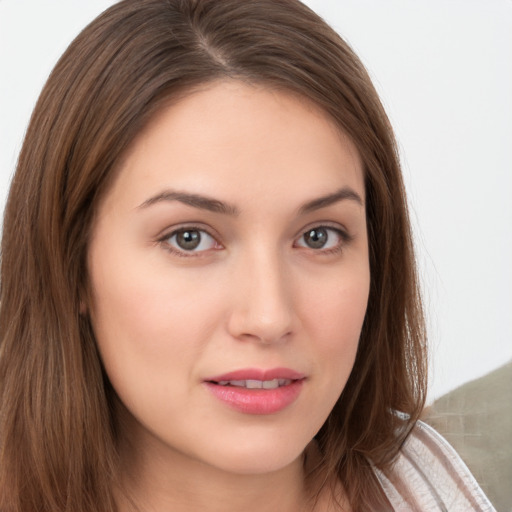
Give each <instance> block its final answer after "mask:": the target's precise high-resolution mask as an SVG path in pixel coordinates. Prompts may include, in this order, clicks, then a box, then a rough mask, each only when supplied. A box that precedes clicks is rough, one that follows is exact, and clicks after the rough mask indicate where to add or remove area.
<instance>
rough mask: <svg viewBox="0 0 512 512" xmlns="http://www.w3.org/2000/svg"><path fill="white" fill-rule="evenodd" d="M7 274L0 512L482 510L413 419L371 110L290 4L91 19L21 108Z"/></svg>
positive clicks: (407, 349) (368, 93)
mask: <svg viewBox="0 0 512 512" xmlns="http://www.w3.org/2000/svg"><path fill="white" fill-rule="evenodd" d="M1 279H2V281H1V282H2V290H1V293H2V296H1V311H0V322H1V343H2V352H1V358H0V382H1V408H2V414H1V415H0V425H1V426H0V432H1V440H0V443H1V451H0V453H1V464H0V492H1V500H2V501H0V503H1V506H0V509H1V510H5V511H29V510H30V511H34V510H41V511H42V510H44V511H50V510H51V511H77V510H91V511H92V510H98V511H100V510H101V511H113V510H119V511H122V512H124V511H132V510H173V511H176V510H177V511H181V510H183V511H184V510H245V511H250V510H253V509H257V510H290V511H291V510H294V511H296V510H305V511H311V510H316V511H327V510H393V509H395V510H409V509H412V510H442V509H443V507H445V508H446V507H447V508H448V509H450V510H455V509H460V510H467V509H469V508H468V507H472V508H473V509H476V510H492V507H491V505H490V504H489V503H488V502H487V500H486V498H485V496H483V494H482V493H481V491H480V490H479V489H478V486H477V485H476V484H475V483H474V481H473V480H472V479H471V477H470V475H469V474H467V473H466V472H465V471H466V470H465V469H464V468H460V464H459V461H458V460H457V459H456V456H455V455H454V454H453V452H452V451H450V449H449V448H447V447H445V446H444V444H443V441H442V440H440V439H439V438H437V437H436V435H435V434H433V433H431V432H430V431H428V430H427V429H426V427H424V426H423V425H421V424H418V423H417V420H418V417H419V414H420V412H421V410H422V408H423V404H424V397H425V389H426V356H425V334H424V326H423V318H422V309H421V302H420V297H419V292H418V287H417V279H416V274H415V266H414V258H413V251H412V242H411V235H410V228H409V222H408V216H407V208H406V199H405V193H404V188H403V184H402V178H401V174H400V169H399V164H398V158H397V155H396V151H395V146H394V140H393V136H392V132H391V128H390V126H389V123H388V120H387V118H386V115H385V113H384V111H383V109H382V106H381V104H380V102H379V100H378V97H377V95H376V93H375V90H374V88H373V86H372V84H371V82H370V80H369V78H368V76H367V74H366V72H365V70H364V69H363V67H362V65H361V63H360V62H359V60H358V59H357V57H356V56H355V55H354V54H353V53H352V52H351V50H350V49H349V48H348V46H347V45H346V44H345V43H344V42H343V41H342V40H341V39H340V38H339V36H337V35H336V34H335V33H334V32H333V31H332V30H331V29H330V28H329V27H327V26H326V25H325V24H324V23H323V22H322V20H320V19H319V18H318V17H317V16H316V15H315V14H313V13H312V12H311V11H310V10H309V9H307V8H306V7H304V6H303V5H302V4H300V3H299V2H297V1H295V0H255V1H251V2H239V1H236V0H223V1H218V2H212V1H207V0H169V1H164V0H145V1H142V2H141V1H135V0H125V1H123V2H120V3H119V4H117V5H115V6H113V7H112V8H111V9H109V10H107V11H106V12H105V13H104V14H103V15H101V16H100V17H99V18H98V19H97V20H95V21H94V22H93V23H92V24H91V25H89V26H88V27H87V28H86V29H85V30H84V31H83V32H82V33H81V34H80V35H79V36H78V37H77V39H76V40H75V41H74V42H73V43H72V44H71V46H70V47H69V49H68V50H67V51H66V53H65V54H64V56H63V57H62V58H61V60H60V61H59V63H58V64H57V66H56V68H55V69H54V71H53V73H52V75H51V76H50V78H49V80H48V83H47V84H46V86H45V88H44V90H43V92H42V94H41V97H40V99H39V101H38V104H37V106H36V109H35V111H34V114H33V116H32V120H31V123H30V126H29V129H28V131H27V135H26V140H25V143H24V146H23V149H22V152H21V155H20V159H19V163H18V169H17V172H16V175H15V177H14V180H13V183H12V188H11V191H10V195H9V199H8V204H7V208H6V213H5V220H4V233H3V241H2V271H1ZM421 453H423V455H421V456H419V455H418V454H421ZM450 457H451V458H452V462H449V461H450ZM454 457H455V458H454ZM411 467H412V468H413V470H412V471H411ZM414 468H416V470H414ZM436 479H437V480H436ZM439 481H441V482H442V483H443V484H446V488H445V489H443V488H438V489H436V487H439ZM426 507H429V508H426ZM436 507H437V508H436ZM457 507H458V508H457Z"/></svg>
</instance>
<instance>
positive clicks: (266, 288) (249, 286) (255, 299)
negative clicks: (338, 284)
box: [228, 253, 294, 344]
mask: <svg viewBox="0 0 512 512" xmlns="http://www.w3.org/2000/svg"><path fill="white" fill-rule="evenodd" d="M233 290H234V294H233V303H232V308H231V312H230V315H229V320H228V331H229V333H230V334H231V336H233V337H234V338H236V339H240V340H255V341H258V342H260V343H263V344H273V343H278V342H284V341H286V340H287V339H288V338H289V337H290V336H291V334H292V332H293V328H294V325H293V324H294V308H293V304H292V302H293V300H292V290H291V280H290V277H289V273H288V272H287V271H286V268H285V264H284V263H283V262H282V261H281V260H280V258H279V257H278V255H271V254H268V253H263V254H261V253H260V254H259V255H257V254H253V255H251V257H248V258H246V259H245V260H243V262H240V264H239V265H238V266H237V269H236V271H235V272H234V275H233Z"/></svg>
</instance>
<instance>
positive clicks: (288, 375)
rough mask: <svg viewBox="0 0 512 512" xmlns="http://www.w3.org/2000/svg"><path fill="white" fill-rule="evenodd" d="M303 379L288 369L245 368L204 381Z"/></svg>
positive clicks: (298, 373)
mask: <svg viewBox="0 0 512 512" xmlns="http://www.w3.org/2000/svg"><path fill="white" fill-rule="evenodd" d="M304 378H305V375H304V374H303V373H300V372H297V371H295V370H291V369H290V368H271V369H268V370H262V369H259V368H245V369H241V370H235V371H233V372H229V373H224V374H222V375H216V376H215V377H208V378H207V379H204V380H205V382H220V381H222V380H250V379H254V380H273V379H290V380H302V379H304Z"/></svg>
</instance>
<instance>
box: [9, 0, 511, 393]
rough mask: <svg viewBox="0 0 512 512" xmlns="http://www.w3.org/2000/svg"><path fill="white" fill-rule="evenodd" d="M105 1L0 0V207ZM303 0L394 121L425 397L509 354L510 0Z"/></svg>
mask: <svg viewBox="0 0 512 512" xmlns="http://www.w3.org/2000/svg"><path fill="white" fill-rule="evenodd" d="M217 1H221V0H217ZM241 1H242V0H241ZM113 3H114V2H112V1H109V0H87V1H86V2H85V1H83V0H0V208H2V209H3V206H4V204H5V197H6V195H7V190H8V183H9V179H10V177H11V175H12V173H13V170H14V166H15V161H16V156H17V153H18V151H19V148H20V145H21V141H22V138H23V133H24V130H25V128H26V125H27V122H28V118H29V116H30V112H31V110H32V108H33V106H34V103H35V101H36V98H37V95H38V93H39V91H40V89H41V87H42V85H43V83H44V81H45V79H46V77H47V76H48V74H49V72H50V70H51V68H52V67H53V65H54V64H55V62H56V60H57V58H58V57H59V56H60V54H61V53H62V52H63V50H64V49H65V47H66V46H67V44H69V42H70V41H71V40H72V38H73V37H74V36H75V35H76V34H77V33H78V32H79V30H80V29H81V28H83V26H85V24H86V23H88V22H89V21H90V20H92V19H93V18H94V17H95V16H96V15H97V14H98V13H99V12H101V11H102V10H103V9H105V8H106V7H108V6H109V5H111V4H113ZM307 3H308V5H310V6H311V7H312V8H313V9H315V10H316V11H317V12H318V13H319V14H321V15H322V16H323V17H325V19H326V20H327V21H328V22H329V23H331V24H332V25H333V26H334V28H335V29H336V30H337V31H338V32H340V33H341V34H342V36H344V37H345V38H346V39H347V40H348V41H349V43H350V44H351V45H352V47H353V48H354V49H355V50H356V52H357V53H358V54H359V56H360V57H361V58H362V60H363V62H364V63H365V65H366V66H367V68H368V69H369V71H370V74H371V76H372V77H373V79H374V81H375V84H376V86H377V89H378V91H379V93H380V94H381V97H382V99H383V102H384V105H385V106H386V108H387V111H388V114H389V115H390V117H391V121H392V124H393V126H394V127H395V130H396V133H397V137H398V140H399V145H400V149H401V155H402V162H403V167H404V174H405V179H406V183H407V187H408V192H409V200H410V204H411V213H412V218H413V223H414V228H415V235H416V244H417V249H418V256H419V261H420V269H421V274H422V280H423V285H424V294H425V302H426V306H427V314H428V318H429V332H430V339H431V347H432V349H431V353H432V365H431V366H432V372H431V392H430V398H431V399H433V398H435V397H437V396H440V395H441V394H443V393H445V392H447V391H448V390H451V389H453V388H455V387H456V386H458V385H460V384H462V383H463V382H466V381H468V380H471V379H474V378H476V377H479V376H481V375H483V374H485V373H487V372H489V371H491V370H493V369H494V368H496V367H498V366H501V365H502V364H504V363H506V362H507V361H509V360H510V359H511V358H512V200H511V197H512V0H387V1H386V2H383V1H381V0H308V1H307Z"/></svg>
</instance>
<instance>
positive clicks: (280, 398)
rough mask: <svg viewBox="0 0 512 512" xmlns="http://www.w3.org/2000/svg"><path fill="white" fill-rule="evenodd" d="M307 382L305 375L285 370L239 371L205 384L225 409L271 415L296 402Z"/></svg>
mask: <svg viewBox="0 0 512 512" xmlns="http://www.w3.org/2000/svg"><path fill="white" fill-rule="evenodd" d="M305 380H306V377H305V375H304V374H302V373H299V372H296V371H293V370H290V369H286V368H276V369H273V370H255V369H247V370H238V371H235V372H230V373H228V374H224V375H221V376H219V377H213V378H210V379H207V380H205V381H204V384H205V386H206V387H207V389H208V390H209V391H210V392H211V393H212V394H213V396H214V397H215V398H217V399H218V400H220V402H221V403H223V404H224V405H227V406H229V407H230V408H231V409H234V410H236V411H238V412H241V413H244V414H259V415H266V414H274V413H277V412H280V411H282V410H284V409H286V408H288V407H289V406H290V405H291V404H292V403H293V402H295V401H296V400H297V399H298V398H299V395H300V393H301V391H302V388H303V383H304V381H305Z"/></svg>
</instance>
